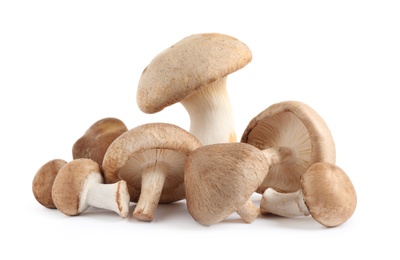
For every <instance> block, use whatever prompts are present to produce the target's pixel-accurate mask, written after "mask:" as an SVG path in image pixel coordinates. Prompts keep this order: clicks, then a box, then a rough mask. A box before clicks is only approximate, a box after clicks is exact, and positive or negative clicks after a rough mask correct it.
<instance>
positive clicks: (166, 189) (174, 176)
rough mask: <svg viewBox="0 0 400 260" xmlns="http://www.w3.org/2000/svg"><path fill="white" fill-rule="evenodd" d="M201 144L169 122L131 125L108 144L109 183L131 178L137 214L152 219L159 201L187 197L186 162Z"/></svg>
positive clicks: (105, 157)
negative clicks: (185, 184)
mask: <svg viewBox="0 0 400 260" xmlns="http://www.w3.org/2000/svg"><path fill="white" fill-rule="evenodd" d="M199 146H201V143H200V142H199V141H198V140H197V138H196V137H195V136H193V135H192V134H190V133H189V132H187V131H186V130H184V129H182V128H180V127H179V126H176V125H173V124H168V123H149V124H144V125H140V126H137V127H135V128H132V129H130V130H129V131H127V132H125V133H123V134H122V135H121V136H119V137H118V138H117V139H115V141H114V142H113V143H112V144H111V145H110V147H109V148H108V150H107V152H106V154H105V156H104V161H103V170H104V175H105V179H106V182H107V183H113V182H116V181H118V180H120V179H123V180H125V181H126V182H127V184H128V188H129V192H130V197H131V201H132V202H137V204H136V207H135V210H134V212H133V217H134V218H136V219H137V220H139V221H152V220H153V218H154V213H155V210H156V208H157V205H158V204H159V203H172V202H175V201H178V200H182V199H184V198H185V189H184V162H185V160H186V157H187V155H188V154H189V152H191V151H192V150H194V149H196V148H198V147H199Z"/></svg>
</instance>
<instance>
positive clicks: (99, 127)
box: [72, 117, 128, 165]
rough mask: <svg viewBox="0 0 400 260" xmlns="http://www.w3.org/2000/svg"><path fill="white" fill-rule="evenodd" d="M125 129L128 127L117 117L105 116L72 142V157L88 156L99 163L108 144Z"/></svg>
mask: <svg viewBox="0 0 400 260" xmlns="http://www.w3.org/2000/svg"><path fill="white" fill-rule="evenodd" d="M126 131H128V128H127V127H126V125H125V124H124V123H123V122H122V121H121V120H119V119H118V118H114V117H106V118H103V119H100V120H98V121H96V122H95V123H94V124H92V125H91V126H90V127H89V129H88V130H87V131H86V132H85V133H84V135H83V136H82V137H80V138H79V139H78V140H77V141H76V142H75V143H74V145H73V147H72V157H73V159H78V158H88V159H92V160H93V161H95V162H97V163H98V164H99V165H101V164H102V162H103V158H104V154H105V153H106V150H107V148H108V146H110V144H111V143H112V142H113V141H114V140H115V138H117V137H118V136H120V135H121V134H122V133H124V132H126Z"/></svg>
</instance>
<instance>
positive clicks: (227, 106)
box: [181, 77, 236, 145]
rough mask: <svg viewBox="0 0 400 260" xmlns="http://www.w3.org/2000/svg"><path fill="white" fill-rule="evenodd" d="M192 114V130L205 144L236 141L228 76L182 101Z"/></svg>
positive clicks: (190, 114)
mask: <svg viewBox="0 0 400 260" xmlns="http://www.w3.org/2000/svg"><path fill="white" fill-rule="evenodd" d="M181 103H182V105H183V106H184V107H185V108H186V110H187V111H188V113H189V116H190V130H189V132H190V133H192V134H193V135H194V136H196V137H197V139H199V141H200V142H201V143H202V144H203V145H206V144H213V143H228V142H235V141H236V133H235V125H234V120H233V115H232V107H231V103H230V99H229V96H228V92H227V90H226V77H224V78H221V79H218V80H216V81H214V82H212V83H210V84H209V85H207V86H203V87H202V88H201V89H199V90H197V91H196V92H195V93H194V94H192V95H191V96H189V97H187V98H186V99H184V100H183V101H181Z"/></svg>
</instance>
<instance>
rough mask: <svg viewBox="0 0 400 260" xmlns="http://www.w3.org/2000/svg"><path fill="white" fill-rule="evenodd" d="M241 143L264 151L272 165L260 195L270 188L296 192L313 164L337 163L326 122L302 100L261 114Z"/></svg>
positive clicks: (290, 102)
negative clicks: (301, 179) (302, 178)
mask: <svg viewBox="0 0 400 260" xmlns="http://www.w3.org/2000/svg"><path fill="white" fill-rule="evenodd" d="M241 142H243V143H248V144H251V145H253V146H255V147H257V148H259V149H260V150H263V152H264V153H265V155H266V157H267V160H268V163H269V164H270V169H269V174H268V175H267V177H266V179H265V180H264V182H263V183H262V184H261V185H260V187H259V188H258V189H257V192H258V193H263V192H264V191H265V190H266V189H267V188H273V189H275V190H277V191H279V192H295V191H297V190H299V189H300V188H301V184H300V178H301V176H302V175H303V174H304V173H305V171H306V170H307V168H308V167H309V166H310V165H312V164H314V163H317V162H329V163H335V161H336V150H335V143H334V141H333V137H332V135H331V132H330V130H329V128H328V126H327V125H326V123H325V121H324V120H323V119H322V118H321V116H320V115H319V114H318V113H317V112H316V111H315V110H314V109H312V108H311V107H310V106H308V105H307V104H305V103H302V102H299V101H283V102H280V103H275V104H273V105H271V106H269V107H268V108H267V109H265V110H264V111H262V112H261V113H259V114H258V115H257V116H256V117H254V118H253V119H252V120H251V121H250V123H249V124H248V126H247V128H246V129H245V131H244V132H243V135H242V138H241Z"/></svg>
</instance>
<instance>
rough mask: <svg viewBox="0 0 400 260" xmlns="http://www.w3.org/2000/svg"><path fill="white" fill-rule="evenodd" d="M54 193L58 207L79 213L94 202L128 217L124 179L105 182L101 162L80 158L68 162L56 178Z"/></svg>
mask: <svg viewBox="0 0 400 260" xmlns="http://www.w3.org/2000/svg"><path fill="white" fill-rule="evenodd" d="M52 197H53V201H54V204H55V205H56V207H57V209H58V210H60V211H61V212H62V213H64V214H65V215H68V216H76V215H79V214H81V213H83V212H84V211H86V210H87V209H88V208H89V207H90V206H93V207H96V208H101V209H107V210H111V211H114V212H116V213H118V214H119V215H120V216H121V217H123V218H125V217H126V216H127V215H128V213H129V203H130V198H129V191H128V188H127V185H126V182H125V181H123V180H121V181H119V182H116V183H113V184H105V183H104V178H103V175H102V172H101V169H100V166H99V164H98V163H96V162H95V161H93V160H91V159H87V158H79V159H75V160H72V161H70V162H68V163H67V164H66V165H65V166H63V167H62V168H61V169H60V171H59V172H58V174H57V176H56V178H55V179H54V183H53V189H52Z"/></svg>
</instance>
